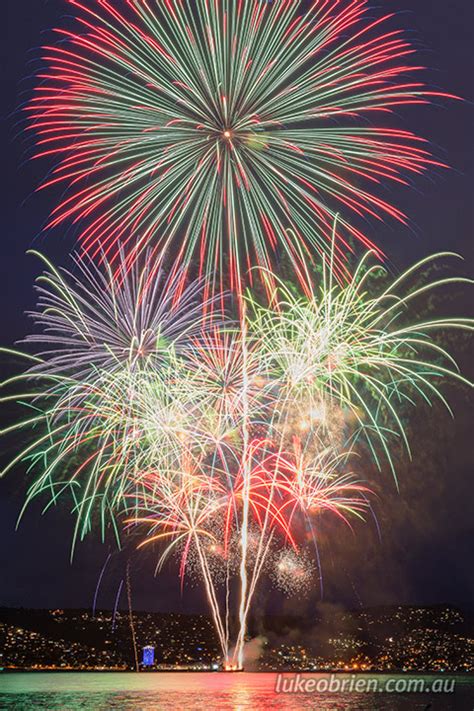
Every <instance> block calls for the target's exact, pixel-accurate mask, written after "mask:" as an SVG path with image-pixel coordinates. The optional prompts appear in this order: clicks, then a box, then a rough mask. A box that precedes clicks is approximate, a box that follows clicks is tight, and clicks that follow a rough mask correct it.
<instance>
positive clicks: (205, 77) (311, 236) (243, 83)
mask: <svg viewBox="0 0 474 711" xmlns="http://www.w3.org/2000/svg"><path fill="white" fill-rule="evenodd" d="M68 1H69V4H70V5H71V9H72V10H73V11H74V13H75V15H74V16H75V19H76V27H75V30H74V31H69V30H66V29H61V28H60V29H57V31H56V32H57V35H58V37H59V40H60V41H59V42H58V43H57V44H52V45H47V46H44V47H43V59H44V65H45V67H44V69H42V70H41V71H40V72H39V73H38V82H39V83H38V86H37V89H36V92H35V95H34V98H33V99H32V100H31V101H30V103H29V105H28V107H27V111H28V114H29V125H30V127H31V129H33V130H34V132H35V134H36V135H37V136H38V141H37V146H38V149H37V152H36V156H37V157H42V156H53V157H54V158H55V159H56V160H57V164H56V167H55V168H54V170H53V172H52V175H51V176H50V177H49V178H48V179H47V180H46V181H45V182H44V183H43V186H42V187H43V188H46V187H48V186H51V185H54V184H60V185H63V186H65V187H67V188H68V190H69V192H68V194H67V195H66V197H65V198H64V199H63V200H62V201H61V202H60V204H58V205H57V206H56V207H55V208H54V210H53V211H52V215H51V219H50V221H49V226H50V227H55V226H57V225H62V224H65V223H71V222H73V223H74V224H77V225H79V232H80V241H81V243H82V247H83V249H84V250H85V251H86V252H87V253H88V254H89V255H91V256H92V257H93V258H100V257H101V254H106V255H108V256H109V259H111V260H112V261H114V259H115V258H116V257H117V258H119V256H118V255H119V248H120V245H125V246H126V252H127V259H128V261H129V263H130V264H131V263H132V262H133V261H134V259H135V258H137V257H138V255H140V253H141V252H142V251H143V250H144V249H150V251H149V254H148V256H149V259H150V260H151V261H152V262H153V263H156V264H161V263H163V262H164V261H167V260H168V261H169V260H170V259H171V257H172V258H173V261H175V262H176V263H177V264H181V265H183V266H184V267H185V268H186V267H188V266H189V265H191V263H195V262H197V263H198V265H199V266H198V271H199V274H201V275H205V277H206V286H207V289H209V290H210V291H214V290H218V291H219V290H222V284H224V285H225V288H229V287H230V289H231V290H232V291H235V292H237V293H238V294H241V293H242V291H243V286H242V285H243V281H244V278H245V275H246V274H247V275H250V276H249V278H250V279H251V274H252V272H251V269H252V267H254V266H255V265H259V266H261V267H264V268H265V269H267V270H269V271H268V274H271V269H272V265H274V264H275V260H278V261H279V260H280V259H281V258H284V259H286V260H288V261H289V262H290V263H291V265H292V267H293V269H294V272H295V275H296V277H297V278H298V279H299V280H300V282H301V283H303V284H305V285H307V284H308V279H309V277H308V270H309V268H310V265H311V264H312V263H314V262H315V260H317V256H318V255H319V254H321V253H327V252H328V251H330V243H331V236H332V226H333V220H334V216H335V213H336V211H341V210H342V213H343V215H344V219H341V220H340V223H339V229H338V241H337V246H336V253H335V259H334V268H335V269H337V270H339V271H341V270H342V271H344V270H345V266H344V262H345V259H344V257H345V254H346V252H347V250H348V249H349V248H350V247H349V244H348V240H351V241H355V242H361V243H362V244H363V245H366V246H369V245H370V241H369V239H368V238H367V236H366V235H365V234H363V233H362V232H361V231H360V229H358V228H357V227H356V225H355V223H351V221H350V217H349V216H350V215H351V213H352V214H353V215H355V216H356V217H357V218H366V217H369V218H375V219H383V218H385V217H390V218H394V219H396V220H398V221H400V222H402V223H403V222H405V216H404V214H403V213H402V212H401V211H400V210H399V209H398V208H397V207H395V206H394V205H392V204H391V203H389V202H387V201H386V200H385V198H384V197H383V196H382V195H383V192H382V189H383V187H384V186H385V185H386V184H387V183H389V182H395V183H397V184H402V185H408V184H409V181H410V176H416V175H419V174H420V173H422V172H423V171H425V170H426V169H427V168H428V167H432V166H441V164H440V163H439V162H437V161H435V160H433V159H432V158H431V157H430V154H429V151H428V150H427V148H426V144H425V143H424V142H423V140H422V139H421V138H419V137H417V136H415V135H414V134H413V133H411V132H410V131H408V130H406V129H399V128H397V127H396V125H393V124H392V123H391V121H390V116H391V115H392V112H395V111H397V112H398V111H399V110H400V108H401V107H403V106H405V105H414V104H425V103H428V102H429V101H430V100H431V99H433V98H436V97H441V96H448V95H447V94H443V93H441V92H436V91H429V90H427V89H426V87H425V86H424V85H423V82H422V81H421V80H420V79H419V78H417V77H418V73H419V70H420V69H422V67H420V66H419V65H417V64H416V63H415V62H413V63H410V62H409V60H410V58H411V57H412V55H413V52H414V50H413V49H412V47H411V46H410V45H409V43H408V42H407V41H406V40H405V39H404V37H403V33H402V32H401V31H400V30H398V29H397V28H396V26H394V24H393V18H392V13H388V14H382V15H380V16H379V17H377V18H374V17H373V16H372V14H369V12H368V3H367V2H366V0H357V1H354V0H343V1H342V2H341V1H340V0H324V1H323V2H320V1H317V2H313V3H304V2H301V1H300V0H277V1H275V2H273V3H267V2H260V0H245V1H242V0H220V1H219V2H209V0H165V1H163V2H161V1H160V2H159V1H158V0H132V1H130V0H129V1H128V2H125V0H122V1H119V2H115V1H114V2H111V0H68ZM387 117H388V118H387ZM290 227H291V228H292V230H291V231H290V230H289V229H288V228H290ZM175 257H176V259H175Z"/></svg>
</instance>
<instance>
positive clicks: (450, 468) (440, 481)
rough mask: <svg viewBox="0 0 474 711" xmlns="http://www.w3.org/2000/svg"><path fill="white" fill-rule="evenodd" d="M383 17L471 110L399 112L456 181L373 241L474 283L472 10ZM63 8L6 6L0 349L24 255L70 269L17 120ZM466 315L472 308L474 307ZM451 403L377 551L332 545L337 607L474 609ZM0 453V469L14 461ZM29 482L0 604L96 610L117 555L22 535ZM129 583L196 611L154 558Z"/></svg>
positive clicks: (460, 402) (54, 0) (405, 201)
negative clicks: (458, 264)
mask: <svg viewBox="0 0 474 711" xmlns="http://www.w3.org/2000/svg"><path fill="white" fill-rule="evenodd" d="M378 4H379V5H380V6H381V7H382V8H383V10H384V11H385V10H395V11H399V15H398V19H397V20H396V21H395V22H396V23H398V25H400V26H402V27H404V28H405V29H406V30H407V33H408V35H409V36H411V38H412V41H413V42H414V43H415V44H416V46H417V47H418V48H419V52H420V55H419V61H420V62H422V63H423V64H425V65H426V66H428V67H430V70H429V72H427V74H426V76H427V77H428V79H429V80H430V82H431V84H432V85H434V86H439V87H442V88H443V89H445V90H446V91H449V92H452V93H455V94H459V95H461V96H463V97H464V98H465V99H466V100H467V101H466V102H464V103H461V102H444V103H443V104H442V105H439V106H435V107H428V108H416V109H415V108H408V109H407V110H404V111H403V117H401V118H400V125H402V126H403V125H406V126H407V127H409V128H411V129H413V130H415V131H416V132H418V133H420V134H421V135H423V136H425V137H427V138H428V139H429V140H430V141H431V144H432V147H433V150H434V151H435V153H436V154H437V155H438V156H439V157H441V159H443V160H445V161H446V162H448V163H449V164H450V165H451V166H452V170H450V171H443V172H437V173H435V174H431V175H430V176H428V177H424V178H423V177H422V178H420V179H419V180H417V181H416V183H414V185H413V187H412V188H411V189H409V190H407V189H403V188H399V187H393V188H392V189H391V190H392V195H391V197H392V199H393V201H394V202H395V203H396V204H397V205H398V206H399V207H400V208H401V209H402V210H403V211H404V212H406V213H407V214H408V215H409V216H410V218H411V225H410V227H409V228H402V227H400V226H399V225H395V224H387V225H386V226H383V227H382V228H381V227H380V226H379V225H377V226H376V225H372V229H371V230H368V234H369V236H370V237H371V238H372V239H373V240H374V241H375V242H379V243H380V244H382V246H383V247H384V249H385V251H386V253H387V254H388V255H389V257H390V263H391V266H392V267H393V269H395V270H398V269H399V268H400V267H403V266H406V265H408V264H409V263H411V262H413V261H414V260H415V259H416V258H418V257H421V256H423V255H426V254H428V253H430V252H433V251H437V250H440V249H449V250H454V251H457V252H459V253H461V254H462V255H464V257H465V258H466V260H467V264H466V272H469V271H470V273H471V274H472V266H473V249H472V245H473V241H472V234H473V229H472V228H473V224H474V220H473V207H472V205H473V200H472V187H473V184H474V166H473V145H472V138H471V137H472V107H471V104H470V103H469V101H470V100H472V98H473V95H472V78H473V69H474V66H473V53H472V42H473V37H472V26H473V21H474V4H473V3H471V2H468V1H467V0H450V1H449V2H446V0H383V1H381V2H379V3H378ZM376 5H377V3H375V2H374V3H373V6H374V8H375V7H376ZM65 8H66V3H64V2H63V1H62V0H4V2H3V4H2V11H3V12H2V16H1V17H2V32H3V35H4V36H3V38H2V42H1V44H0V47H1V53H2V71H1V82H2V91H1V97H2V118H3V122H2V125H3V127H4V134H3V149H2V154H1V155H2V157H3V170H2V172H1V176H2V177H1V180H2V182H3V185H2V190H1V196H2V199H3V202H4V204H3V206H2V211H1V215H2V223H3V224H2V230H1V241H0V255H1V265H2V271H1V279H0V303H1V313H0V319H1V333H2V342H3V344H5V345H7V346H9V345H12V344H13V343H14V342H15V341H16V340H17V339H19V338H21V337H22V336H24V335H25V333H26V331H27V328H28V324H27V319H26V318H25V317H24V315H23V312H24V311H25V310H27V309H29V308H31V307H32V306H33V304H34V295H33V289H32V284H33V280H34V278H35V277H36V276H37V274H38V269H39V266H38V264H37V262H36V261H35V259H34V258H32V257H31V256H27V255H26V254H25V252H26V250H27V249H28V248H30V247H31V246H33V245H34V246H36V247H37V248H38V247H39V248H40V249H41V250H42V251H44V252H45V253H46V254H47V255H48V256H49V257H51V258H52V259H53V261H54V262H55V263H56V264H66V263H67V260H68V253H69V251H70V250H71V248H72V247H73V245H74V239H73V235H72V233H69V234H66V233H58V232H55V233H51V234H42V232H41V228H42V225H43V223H44V220H45V219H46V217H47V214H48V210H49V209H51V207H52V206H53V205H54V204H55V202H56V201H57V197H58V195H55V194H54V192H51V191H45V192H42V193H39V194H37V193H35V192H34V190H35V188H36V186H37V185H38V183H39V182H40V180H41V178H42V176H43V174H44V171H45V170H46V167H47V166H45V165H44V164H40V163H39V162H37V161H29V160H28V141H27V140H26V139H25V136H24V134H23V133H22V128H21V124H20V120H21V111H20V110H19V107H20V105H21V103H22V102H23V101H24V100H25V99H26V98H27V97H28V96H29V91H30V90H31V86H32V73H33V72H34V71H35V70H36V69H37V68H38V56H39V51H38V49H37V48H38V46H39V45H40V44H41V43H42V42H44V40H45V38H48V37H49V34H48V29H50V28H51V27H53V26H54V25H56V24H59V23H60V21H61V17H62V15H63V14H64V12H65V11H67V8H66V10H65ZM372 230H373V231H372ZM461 303H462V304H463V308H464V307H467V306H468V297H463V299H462V300H461ZM454 400H455V401H456V402H455V404H456V406H457V409H458V411H457V418H456V421H455V422H454V423H452V422H451V421H450V420H449V417H448V416H447V415H445V414H443V413H440V412H439V411H436V412H434V413H432V412H429V411H427V410H423V409H421V410H420V413H419V415H418V416H417V419H418V421H417V422H416V424H414V426H413V433H412V434H413V436H414V437H415V440H416V439H419V441H420V442H421V444H422V446H421V447H420V448H418V447H417V446H416V445H417V441H415V443H414V444H415V446H414V461H413V463H412V464H408V463H406V464H405V466H404V467H403V468H402V471H401V472H400V479H401V491H400V494H398V493H397V492H396V491H395V487H394V485H393V482H392V481H391V479H390V475H389V474H388V473H385V474H383V476H382V479H381V482H380V484H381V492H383V493H382V495H381V497H380V501H379V502H378V503H377V507H376V508H377V517H378V520H379V522H380V526H381V531H382V539H381V540H379V538H378V536H377V534H376V529H375V526H373V525H371V524H369V525H368V526H366V527H365V528H362V527H356V533H355V535H354V536H353V535H352V534H349V533H348V532H347V531H342V530H337V531H335V532H334V536H333V540H332V543H331V545H330V546H328V549H327V551H325V556H324V560H323V563H324V566H325V581H326V599H328V600H329V601H330V602H335V603H341V604H345V605H351V606H356V605H358V604H364V605H370V604H384V603H394V602H402V603H409V602H458V603H466V602H469V601H471V600H472V599H473V593H474V572H473V566H472V555H473V550H472V540H473V538H472V534H473V532H474V531H473V523H472V522H473V521H474V515H473V513H474V511H473V505H472V499H473V498H474V497H473V496H472V474H473V469H474V467H473V459H472V456H470V450H471V447H470V446H469V441H470V440H469V438H472V436H473V432H472V426H471V425H470V416H471V417H472V408H471V410H470V412H469V411H468V403H467V397H466V394H465V393H455V394H454ZM5 417H6V419H7V420H8V412H7V413H4V415H3V418H2V420H3V421H4V419H5ZM430 418H433V422H431V419H430ZM430 433H431V435H430ZM1 454H2V457H3V458H4V457H5V452H4V451H2V452H1ZM24 479H25V477H24V475H23V473H22V472H21V471H16V472H14V473H13V474H11V475H10V476H8V477H7V478H6V479H5V480H3V481H1V482H0V605H2V604H3V605H11V606H36V607H43V606H44V607H46V606H47V607H50V606H62V607H70V606H88V605H90V603H91V600H92V597H93V593H94V588H95V583H96V581H97V578H98V575H99V573H100V569H101V567H102V565H103V563H104V561H105V559H106V558H107V554H108V550H109V549H108V547H107V546H106V545H102V544H101V543H100V542H98V541H97V539H94V538H91V539H90V540H89V541H88V542H86V543H85V544H84V545H83V546H82V547H80V549H79V551H78V554H77V556H76V558H75V559H74V562H73V564H72V565H71V564H70V563H69V549H70V534H71V530H72V520H71V517H70V516H69V515H68V512H67V510H65V509H64V508H62V507H59V508H58V509H57V510H54V511H51V512H49V513H48V514H46V515H45V516H43V517H41V516H40V515H39V510H38V509H34V510H33V509H31V510H30V511H29V512H28V513H27V515H26V518H25V520H24V522H23V523H22V525H21V527H20V529H19V531H18V532H15V521H16V518H17V515H18V511H19V508H20V506H21V502H22V497H23V496H24V491H25V482H24ZM382 485H383V486H382ZM124 561H125V555H124V554H121V555H117V554H114V555H113V557H112V559H111V561H110V563H109V567H108V569H107V572H106V575H105V576H104V585H103V588H102V593H101V597H100V598H99V604H103V605H105V606H110V605H112V603H113V595H114V590H115V589H116V588H117V585H118V583H119V582H120V579H121V577H122V575H123V569H124V565H125V563H124ZM133 576H134V596H135V598H136V599H135V605H136V607H147V608H150V609H168V610H170V609H175V610H181V609H184V608H186V609H192V608H193V607H194V608H196V609H199V607H200V600H199V595H198V593H197V592H196V591H195V590H188V591H186V593H185V598H184V601H182V600H181V598H180V592H179V588H178V585H177V583H176V581H175V578H174V577H171V576H168V575H165V576H164V578H163V579H162V580H161V581H160V580H155V579H154V578H153V561H152V560H151V559H150V560H147V559H142V560H141V561H140V562H139V563H137V564H135V568H134V571H133ZM279 602H280V600H279V599H278V603H279ZM308 604H309V605H312V604H314V601H311V600H310V601H309V602H308ZM275 605H276V603H274V605H273V606H275Z"/></svg>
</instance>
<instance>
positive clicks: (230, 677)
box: [0, 672, 474, 711]
mask: <svg viewBox="0 0 474 711" xmlns="http://www.w3.org/2000/svg"><path fill="white" fill-rule="evenodd" d="M315 676H316V675H315ZM379 679H380V677H379ZM275 682H276V674H246V673H243V674H219V673H215V674H192V673H172V674H167V673H158V674H153V673H149V674H126V673H100V674H98V673H74V672H65V673H50V674H47V673H46V674H45V673H30V674H27V673H18V674H10V673H3V674H0V709H1V711H33V709H34V710H35V711H36V709H38V710H41V709H43V710H47V711H57V710H60V711H82V710H87V711H105V710H106V709H120V710H121V711H122V710H123V711H181V710H182V709H183V710H184V709H191V710H192V711H193V710H196V711H214V710H215V711H228V710H231V711H267V709H269V710H270V711H271V709H289V710H299V709H312V710H314V711H398V710H399V709H401V710H402V711H405V710H406V711H417V710H418V709H419V711H425V709H428V708H429V711H465V709H470V710H472V709H473V708H474V677H456V692H455V693H454V694H453V695H451V694H360V693H353V694H347V693H344V694H323V695H321V694H296V695H293V694H292V695H285V694H276V693H275V690H274V689H275ZM430 704H431V706H430Z"/></svg>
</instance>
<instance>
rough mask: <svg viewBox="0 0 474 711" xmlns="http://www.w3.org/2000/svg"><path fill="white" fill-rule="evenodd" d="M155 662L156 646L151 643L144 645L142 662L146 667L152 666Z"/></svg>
mask: <svg viewBox="0 0 474 711" xmlns="http://www.w3.org/2000/svg"><path fill="white" fill-rule="evenodd" d="M154 663H155V648H154V647H152V646H151V645H147V646H146V647H143V659H142V664H143V666H144V667H152V666H153V665H154Z"/></svg>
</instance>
